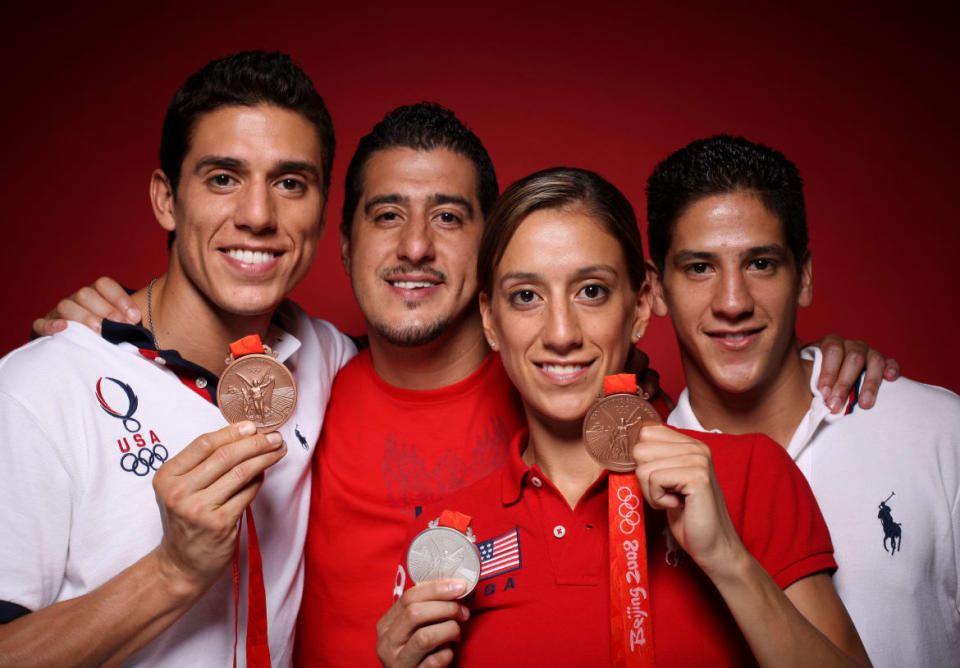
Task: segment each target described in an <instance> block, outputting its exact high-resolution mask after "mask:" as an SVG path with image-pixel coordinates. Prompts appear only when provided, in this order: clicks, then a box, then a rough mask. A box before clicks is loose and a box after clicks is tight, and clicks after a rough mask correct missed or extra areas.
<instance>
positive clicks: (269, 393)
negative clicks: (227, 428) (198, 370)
mask: <svg viewBox="0 0 960 668" xmlns="http://www.w3.org/2000/svg"><path fill="white" fill-rule="evenodd" d="M263 349H264V352H263V353H252V354H248V355H243V356H242V357H238V358H236V359H234V357H233V355H231V356H230V357H228V358H227V362H228V366H227V368H226V369H225V370H224V372H223V373H222V374H221V375H220V381H219V383H218V385H217V403H218V404H219V405H220V412H221V413H223V417H225V418H226V419H227V422H231V423H233V422H240V421H241V420H250V421H252V422H253V423H254V424H256V425H257V431H259V432H261V433H263V432H268V431H275V430H276V429H278V428H279V427H280V425H282V424H283V423H284V422H286V421H287V419H288V418H289V417H290V416H291V415H292V414H293V409H294V408H296V406H297V384H296V382H295V381H294V380H293V374H291V373H290V371H289V370H288V369H287V367H286V366H284V365H283V363H281V362H278V361H277V359H276V353H274V352H273V351H271V350H270V348H269V347H268V346H264V347H263Z"/></svg>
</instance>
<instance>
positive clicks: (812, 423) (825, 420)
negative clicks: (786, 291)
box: [787, 346, 859, 459]
mask: <svg viewBox="0 0 960 668" xmlns="http://www.w3.org/2000/svg"><path fill="white" fill-rule="evenodd" d="M800 357H801V359H805V360H808V361H811V362H813V369H812V370H811V371H810V393H811V394H812V395H813V398H812V399H811V400H810V409H809V410H808V411H807V413H806V415H804V416H803V419H802V420H800V424H799V425H797V429H796V431H794V432H793V436H792V437H791V439H790V444H789V445H788V446H787V452H788V453H789V454H790V456H791V457H793V459H797V458H798V457H799V456H800V453H802V452H803V451H804V450H805V449H806V447H807V445H809V444H810V442H811V441H812V440H813V437H814V436H815V435H816V433H817V431H818V430H819V429H820V428H821V427H822V426H824V425H827V424H830V423H832V422H835V421H837V420H839V419H840V418H842V417H843V416H844V414H845V413H846V412H847V406H848V405H849V403H850V398H849V397H848V398H847V400H846V402H845V403H844V404H843V410H841V411H840V412H839V413H837V414H834V413H831V412H830V409H829V408H828V407H827V405H826V404H825V403H824V401H823V393H822V392H820V389H819V388H818V387H817V378H819V377H820V368H821V367H822V366H823V352H821V350H820V348H819V347H817V346H807V347H806V348H804V349H803V350H801V351H800ZM858 386H859V383H858Z"/></svg>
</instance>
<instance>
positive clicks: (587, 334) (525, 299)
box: [480, 205, 650, 423]
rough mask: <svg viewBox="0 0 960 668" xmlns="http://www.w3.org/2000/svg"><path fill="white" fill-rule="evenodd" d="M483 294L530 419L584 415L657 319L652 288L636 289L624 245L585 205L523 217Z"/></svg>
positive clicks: (488, 328) (493, 333) (488, 322)
mask: <svg viewBox="0 0 960 668" xmlns="http://www.w3.org/2000/svg"><path fill="white" fill-rule="evenodd" d="M491 292H492V294H490V295H486V294H482V295H481V297H480V305H481V311H482V313H483V324H484V330H485V332H486V335H487V338H488V339H490V340H492V341H495V342H496V344H497V349H498V350H500V352H501V357H502V359H503V363H504V366H505V368H506V370H507V373H508V374H509V376H510V379H511V380H512V381H513V383H514V385H516V386H517V389H518V390H519V391H520V394H521V395H522V396H523V400H524V403H525V405H526V407H527V414H528V419H539V420H543V421H545V422H553V423H569V422H575V421H579V420H582V418H583V416H584V414H585V413H586V412H587V410H588V409H589V407H590V406H591V405H592V404H593V402H594V401H595V400H596V397H597V395H598V393H599V392H600V391H601V389H602V387H603V378H604V376H606V375H609V374H612V373H619V372H621V371H622V370H623V366H624V363H625V361H626V358H627V353H628V351H629V348H630V345H631V341H634V340H636V339H637V338H638V336H640V335H642V334H643V332H644V330H645V329H646V325H647V322H648V321H649V318H650V308H649V304H648V298H647V291H646V288H644V289H642V290H641V291H640V292H639V293H638V292H637V291H635V290H634V289H633V288H631V285H630V276H629V273H628V270H627V262H626V258H625V256H624V252H623V249H622V248H621V246H620V243H619V242H618V241H617V239H616V238H615V237H614V236H613V235H612V234H611V233H610V232H609V231H608V230H607V228H606V227H605V226H604V225H603V223H601V222H599V221H597V220H596V219H595V218H593V217H592V216H591V215H590V214H589V213H588V212H587V211H586V210H585V209H584V208H583V207H582V206H578V205H573V206H569V207H564V208H559V209H541V210H538V211H534V212H533V213H531V214H530V215H529V216H527V218H526V219H525V220H524V221H523V222H522V223H520V225H519V227H518V228H517V230H516V232H515V233H514V235H513V237H512V238H511V239H510V241H509V243H508V244H507V246H506V248H505V250H504V253H503V256H502V258H501V259H500V262H499V264H497V266H496V267H495V269H494V274H493V285H492V289H491Z"/></svg>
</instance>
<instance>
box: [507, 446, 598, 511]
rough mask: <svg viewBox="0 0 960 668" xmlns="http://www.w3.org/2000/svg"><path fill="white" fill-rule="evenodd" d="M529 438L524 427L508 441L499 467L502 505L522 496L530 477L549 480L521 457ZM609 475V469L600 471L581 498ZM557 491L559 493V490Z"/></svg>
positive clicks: (512, 502)
mask: <svg viewBox="0 0 960 668" xmlns="http://www.w3.org/2000/svg"><path fill="white" fill-rule="evenodd" d="M529 440H530V432H529V430H528V429H527V428H526V427H524V428H523V429H521V430H520V431H518V432H517V433H516V434H515V435H514V437H513V439H512V440H511V441H510V447H509V449H508V451H507V461H506V463H504V465H503V468H501V469H500V476H501V477H500V483H501V484H500V502H501V503H503V505H504V506H511V505H513V504H515V503H517V502H518V501H519V500H520V497H521V496H523V490H524V488H525V487H526V486H527V485H530V484H532V483H531V482H530V479H531V478H533V477H539V478H540V480H541V481H549V478H547V476H545V475H544V474H543V471H541V470H540V469H539V468H538V467H537V466H536V465H534V466H532V467H531V466H527V465H526V464H525V463H524V461H523V459H522V457H521V455H523V451H524V450H526V449H527V445H528V443H529ZM609 475H610V472H609V471H604V472H603V473H601V474H600V476H599V477H598V478H597V479H596V480H594V481H593V484H591V485H590V487H589V488H587V490H586V491H585V492H584V493H583V498H586V497H587V496H588V495H590V494H592V493H594V492H596V490H597V489H598V488H601V487H603V486H605V485H606V484H607V477H608V476H609ZM540 484H550V485H552V483H548V482H542V483H540ZM557 493H558V494H559V492H557Z"/></svg>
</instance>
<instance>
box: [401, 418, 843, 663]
mask: <svg viewBox="0 0 960 668" xmlns="http://www.w3.org/2000/svg"><path fill="white" fill-rule="evenodd" d="M681 431H683V433H687V434H690V435H691V436H693V437H695V438H697V439H699V440H701V441H703V442H704V443H706V444H707V445H708V446H710V449H711V451H712V453H713V465H714V470H715V471H716V474H717V480H718V482H719V483H720V487H721V489H722V490H723V495H724V500H725V501H726V504H727V510H728V512H729V514H730V519H731V520H732V521H733V525H734V527H735V528H736V530H737V533H738V534H739V535H740V538H741V539H742V540H743V543H744V545H745V546H746V548H747V549H748V550H749V551H750V552H751V554H753V556H754V557H755V558H756V559H757V561H759V562H760V564H761V565H762V566H763V567H764V568H765V569H766V570H767V572H768V573H770V574H771V575H772V576H773V579H774V580H775V581H776V583H777V584H778V585H779V586H780V587H782V588H785V587H787V586H788V585H790V584H791V583H793V582H795V581H797V580H798V579H800V578H802V577H804V576H806V575H810V574H812V573H816V572H818V571H823V570H832V569H835V568H836V562H835V561H834V560H833V546H832V544H831V542H830V535H829V533H828V532H827V527H826V524H824V521H823V517H822V516H821V515H820V509H819V508H818V507H817V504H816V501H815V500H814V498H813V494H812V493H811V492H810V488H809V486H808V485H807V482H806V480H805V479H804V477H803V475H802V474H801V473H800V471H799V470H798V469H797V467H796V466H795V465H794V463H793V462H792V461H791V460H790V458H789V456H787V454H786V452H785V451H784V449H783V448H782V447H780V446H779V445H777V444H776V443H775V442H773V441H772V440H770V439H769V438H767V437H766V436H763V435H759V434H752V435H748V436H729V435H725V434H704V433H700V432H692V431H685V430H681ZM526 438H527V435H526V433H525V432H521V433H520V434H518V435H517V437H516V438H515V439H514V441H513V445H512V447H511V452H510V455H509V459H508V461H507V463H506V464H505V465H504V467H503V468H502V469H501V470H500V471H498V472H496V473H494V474H493V475H491V476H489V477H487V478H485V479H484V480H482V481H480V482H478V483H477V484H476V485H472V486H471V487H469V488H467V489H465V490H463V491H461V492H459V493H457V494H454V495H452V496H450V497H449V498H447V499H443V500H442V501H441V502H440V503H437V504H432V505H430V506H428V507H427V508H425V509H424V512H423V514H421V515H420V517H419V518H417V520H416V521H415V522H414V523H413V525H412V526H411V529H410V531H409V532H408V534H407V543H406V545H409V542H410V540H411V539H412V538H413V536H415V535H416V534H417V533H418V532H419V531H421V530H423V529H424V528H426V525H427V522H429V521H430V520H433V519H436V518H437V517H439V515H440V512H441V511H443V510H445V509H448V510H452V511H456V512H460V513H464V514H466V515H469V516H471V517H472V523H471V525H470V526H471V528H472V529H473V532H474V534H475V535H476V539H477V546H478V547H480V552H481V558H484V557H485V556H486V558H487V559H489V560H491V563H499V564H500V566H499V570H498V568H497V567H494V568H492V569H491V568H487V567H486V566H485V570H486V572H487V573H488V574H489V575H487V576H486V577H484V571H481V580H480V583H479V584H478V585H477V588H476V590H475V591H474V593H473V594H472V595H471V596H470V597H469V599H468V605H469V606H470V608H471V617H470V620H469V621H468V622H467V623H466V625H465V627H464V628H463V634H462V635H463V638H462V640H461V642H460V643H459V645H458V646H457V647H456V648H455V652H456V655H457V659H458V661H459V662H461V663H463V664H464V665H471V666H488V665H497V664H505V665H564V666H566V665H570V666H584V665H594V666H602V665H609V663H610V612H609V601H610V594H609V587H610V584H609V581H610V580H609V579H610V571H609V569H610V558H609V538H608V535H607V475H606V473H605V474H603V475H602V476H601V477H600V478H599V479H598V480H597V481H596V482H595V483H594V484H593V486H591V487H590V489H589V490H588V491H587V492H586V494H585V495H584V496H583V498H582V499H581V500H580V501H579V503H578V504H577V507H576V508H575V509H573V510H571V509H570V507H569V506H568V505H567V503H566V501H565V500H564V499H563V497H562V496H561V495H560V493H559V491H557V489H556V488H555V487H554V486H553V485H552V484H551V482H550V481H549V480H548V479H547V478H546V476H544V475H543V472H542V471H540V470H539V469H538V468H537V467H536V466H534V467H532V468H530V467H527V466H526V465H525V464H524V463H523V462H522V461H521V459H520V452H521V450H522V448H524V447H526ZM645 518H646V535H647V551H648V555H647V559H648V568H649V578H650V588H649V592H650V602H651V616H652V618H653V639H654V650H655V654H656V662H657V666H658V667H660V668H662V667H663V666H692V665H704V666H742V665H745V664H753V663H755V662H754V659H753V656H752V654H751V653H750V649H749V647H748V646H747V643H746V641H745V640H744V638H743V635H742V634H741V633H740V630H739V629H738V627H737V625H736V622H735V621H734V619H733V617H732V615H731V614H730V612H729V609H728V608H727V606H726V604H725V603H724V601H723V599H722V598H721V596H720V594H719V593H718V592H717V590H716V588H715V587H714V585H713V583H712V582H710V580H709V578H707V576H706V575H704V574H703V572H702V571H701V570H700V569H699V568H698V567H697V565H696V563H694V561H693V560H692V559H691V558H690V557H689V556H687V555H686V553H684V552H683V550H682V549H681V548H680V547H679V546H678V545H677V544H676V542H675V541H674V540H673V537H672V535H671V534H670V532H669V529H668V528H667V526H666V515H665V513H664V512H663V511H654V510H651V509H650V508H649V506H648V507H647V508H646V513H645ZM490 541H492V542H490ZM485 543H486V545H485ZM514 546H516V552H517V553H518V554H516V555H514ZM405 550H406V546H404V549H403V550H402V552H404V553H405ZM492 560H499V561H497V562H494V561H492ZM404 571H405V568H404ZM404 577H406V573H405V572H404ZM411 585H412V583H410V582H409V581H407V582H405V585H404V586H405V587H406V588H408V587H410V586H411Z"/></svg>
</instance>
